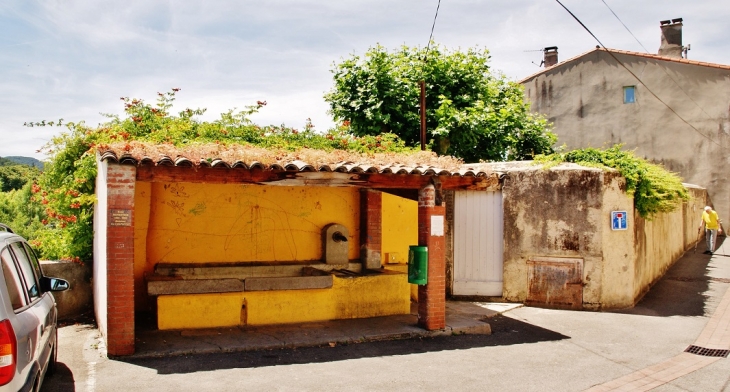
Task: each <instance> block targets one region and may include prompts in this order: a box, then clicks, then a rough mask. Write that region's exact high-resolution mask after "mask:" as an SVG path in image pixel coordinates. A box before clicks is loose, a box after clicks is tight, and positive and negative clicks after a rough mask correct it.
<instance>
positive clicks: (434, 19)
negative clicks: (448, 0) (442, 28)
mask: <svg viewBox="0 0 730 392" xmlns="http://www.w3.org/2000/svg"><path fill="white" fill-rule="evenodd" d="M439 8H441V0H439V2H438V4H437V5H436V15H434V16H433V24H432V25H431V35H429V36H428V44H427V45H426V54H428V49H429V48H430V47H431V40H432V39H433V29H435V28H436V18H438V16H439Z"/></svg>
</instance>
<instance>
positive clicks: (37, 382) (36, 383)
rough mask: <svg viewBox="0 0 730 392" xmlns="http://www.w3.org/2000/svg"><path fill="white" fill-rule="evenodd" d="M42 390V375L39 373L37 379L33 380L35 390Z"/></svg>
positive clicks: (37, 391) (35, 391)
mask: <svg viewBox="0 0 730 392" xmlns="http://www.w3.org/2000/svg"><path fill="white" fill-rule="evenodd" d="M40 391H41V375H40V374H38V375H36V376H35V381H33V392H40Z"/></svg>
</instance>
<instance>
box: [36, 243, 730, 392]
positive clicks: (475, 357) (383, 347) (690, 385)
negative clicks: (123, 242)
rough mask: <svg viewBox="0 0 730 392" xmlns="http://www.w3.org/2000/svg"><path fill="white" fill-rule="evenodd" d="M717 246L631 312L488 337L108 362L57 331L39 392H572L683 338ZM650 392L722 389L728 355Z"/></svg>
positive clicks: (82, 335) (684, 342)
mask: <svg viewBox="0 0 730 392" xmlns="http://www.w3.org/2000/svg"><path fill="white" fill-rule="evenodd" d="M724 248H727V250H728V256H730V241H729V242H728V244H727V245H726V246H724V247H723V248H721V249H720V251H719V252H718V253H716V254H715V255H714V256H712V257H710V256H707V255H702V254H699V252H698V254H693V253H692V252H691V251H690V253H689V254H687V255H685V257H684V258H682V259H681V260H680V261H679V262H678V263H677V264H675V266H674V267H672V268H671V269H670V270H669V271H668V273H667V275H666V277H665V278H664V279H662V280H661V281H660V282H659V283H658V284H657V285H656V286H655V287H654V288H653V289H652V290H651V291H650V292H649V293H648V294H647V295H646V297H645V298H644V299H643V300H642V301H641V303H640V304H639V305H638V306H637V307H635V308H633V309H629V310H626V311H620V312H572V311H561V310H547V309H538V308H530V307H523V308H518V309H514V310H511V311H509V312H507V313H505V314H503V315H501V316H497V317H495V318H493V319H490V324H491V326H492V331H493V333H492V335H489V336H480V335H470V336H442V337H433V338H424V339H416V340H405V341H384V342H372V343H361V344H352V345H345V346H335V347H329V346H326V347H316V348H300V349H277V350H269V351H259V352H244V353H229V354H209V355H197V356H187V357H186V356H182V357H175V358H148V359H136V360H109V359H107V358H105V357H104V355H103V350H100V349H99V347H98V345H99V342H100V340H99V338H98V331H97V330H96V329H94V328H93V327H91V326H89V325H84V324H79V325H71V326H66V327H64V328H62V329H61V330H60V340H61V350H60V352H59V360H60V362H62V365H61V367H60V369H59V372H58V374H57V375H55V376H53V377H52V378H49V379H47V384H46V385H44V388H43V391H46V392H51V391H129V390H139V391H159V392H165V391H174V392H180V391H239V390H246V391H247V390H255V391H338V392H339V391H343V390H347V391H391V390H399V391H471V390H479V391H582V390H585V389H588V388H590V387H592V386H595V385H598V384H601V383H605V382H608V381H611V380H614V379H617V378H621V377H623V376H626V375H627V374H631V373H633V372H635V371H637V370H641V369H645V368H647V367H650V366H652V365H655V364H657V363H661V362H662V361H665V360H667V359H670V358H672V357H674V356H675V355H677V354H679V353H681V352H682V351H683V350H684V349H685V348H687V347H688V346H689V345H691V344H693V342H695V339H697V337H698V336H699V335H700V333H701V332H702V331H703V329H704V328H705V327H706V326H707V324H708V320H709V319H710V316H712V315H713V313H715V311H716V310H717V307H718V304H719V303H720V301H721V299H722V298H723V296H724V295H725V293H726V291H727V289H728V287H729V286H730V257H725V256H723V255H722V252H723V251H724ZM727 328H728V330H729V331H730V326H727ZM655 390H657V391H730V359H721V360H719V361H716V362H714V363H713V364H711V365H709V366H706V367H703V368H700V369H699V370H696V371H694V372H691V373H689V374H687V375H685V376H682V377H680V378H678V379H676V380H673V381H671V382H669V383H667V384H664V385H662V386H659V387H658V388H656V389H655Z"/></svg>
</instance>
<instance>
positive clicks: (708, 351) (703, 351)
mask: <svg viewBox="0 0 730 392" xmlns="http://www.w3.org/2000/svg"><path fill="white" fill-rule="evenodd" d="M684 352H686V353H690V354H696V355H702V356H703V357H722V358H727V355H728V354H730V350H720V349H717V348H704V347H700V346H689V347H687V349H686V350H684Z"/></svg>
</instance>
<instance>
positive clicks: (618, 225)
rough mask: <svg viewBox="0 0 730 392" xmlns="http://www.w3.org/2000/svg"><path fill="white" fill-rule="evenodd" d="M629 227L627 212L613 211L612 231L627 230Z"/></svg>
mask: <svg viewBox="0 0 730 392" xmlns="http://www.w3.org/2000/svg"><path fill="white" fill-rule="evenodd" d="M628 226H629V224H628V221H627V219H626V211H611V230H626V229H628Z"/></svg>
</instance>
